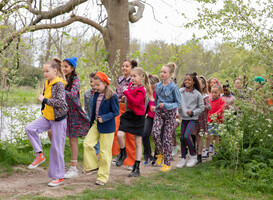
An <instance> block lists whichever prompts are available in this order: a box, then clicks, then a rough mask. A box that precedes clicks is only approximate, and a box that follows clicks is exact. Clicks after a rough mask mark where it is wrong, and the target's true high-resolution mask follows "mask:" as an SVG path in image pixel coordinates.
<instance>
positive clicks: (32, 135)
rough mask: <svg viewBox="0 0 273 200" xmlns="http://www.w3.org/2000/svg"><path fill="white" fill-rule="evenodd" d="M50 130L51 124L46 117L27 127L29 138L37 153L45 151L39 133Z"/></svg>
mask: <svg viewBox="0 0 273 200" xmlns="http://www.w3.org/2000/svg"><path fill="white" fill-rule="evenodd" d="M48 129H50V122H49V120H47V119H46V118H44V117H40V118H39V119H36V120H35V121H33V122H31V123H30V124H28V125H27V126H26V133H27V137H28V139H29V141H30V143H31V145H32V147H33V149H34V151H35V153H38V152H42V151H43V150H42V145H41V140H40V137H39V133H41V132H44V131H47V130H48Z"/></svg>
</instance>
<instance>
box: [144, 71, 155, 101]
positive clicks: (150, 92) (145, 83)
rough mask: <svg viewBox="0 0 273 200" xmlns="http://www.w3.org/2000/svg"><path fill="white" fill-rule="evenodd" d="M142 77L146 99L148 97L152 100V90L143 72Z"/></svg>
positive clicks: (145, 73) (147, 77)
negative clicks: (146, 94)
mask: <svg viewBox="0 0 273 200" xmlns="http://www.w3.org/2000/svg"><path fill="white" fill-rule="evenodd" d="M143 76H144V86H145V88H146V91H147V93H148V97H149V99H152V98H153V90H152V87H151V83H150V80H149V76H148V74H147V72H145V71H143Z"/></svg>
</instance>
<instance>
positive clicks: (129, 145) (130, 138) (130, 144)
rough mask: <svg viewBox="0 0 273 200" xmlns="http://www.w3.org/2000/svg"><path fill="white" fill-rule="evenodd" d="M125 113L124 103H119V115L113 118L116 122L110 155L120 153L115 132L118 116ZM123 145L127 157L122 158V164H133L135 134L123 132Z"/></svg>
mask: <svg viewBox="0 0 273 200" xmlns="http://www.w3.org/2000/svg"><path fill="white" fill-rule="evenodd" d="M123 113H125V104H124V103H119V115H118V116H117V117H116V118H115V122H116V131H115V136H114V141H113V147H112V155H113V156H116V155H118V154H119V153H120V148H119V145H118V140H117V133H118V129H119V124H120V116H121V115H122V114H123ZM125 147H126V153H127V158H126V159H125V160H124V163H123V165H131V166H132V165H134V163H135V157H136V146H135V136H134V135H132V134H130V133H125Z"/></svg>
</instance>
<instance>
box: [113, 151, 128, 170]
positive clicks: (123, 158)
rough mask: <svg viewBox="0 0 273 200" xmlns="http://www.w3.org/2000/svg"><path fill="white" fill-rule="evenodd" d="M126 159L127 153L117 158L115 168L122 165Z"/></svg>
mask: <svg viewBox="0 0 273 200" xmlns="http://www.w3.org/2000/svg"><path fill="white" fill-rule="evenodd" d="M126 158H127V153H126V151H125V152H124V154H120V156H119V157H118V159H117V161H116V166H118V167H119V166H121V165H123V162H124V160H125V159H126Z"/></svg>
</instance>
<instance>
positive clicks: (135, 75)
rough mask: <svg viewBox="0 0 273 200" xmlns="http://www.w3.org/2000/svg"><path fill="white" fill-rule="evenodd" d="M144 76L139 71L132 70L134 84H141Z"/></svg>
mask: <svg viewBox="0 0 273 200" xmlns="http://www.w3.org/2000/svg"><path fill="white" fill-rule="evenodd" d="M142 78H143V76H142V75H139V74H138V73H136V71H134V70H133V71H132V72H131V81H132V84H133V85H139V84H141V80H142Z"/></svg>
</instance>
